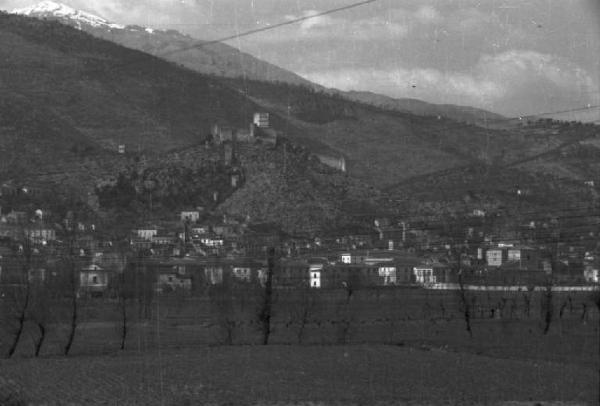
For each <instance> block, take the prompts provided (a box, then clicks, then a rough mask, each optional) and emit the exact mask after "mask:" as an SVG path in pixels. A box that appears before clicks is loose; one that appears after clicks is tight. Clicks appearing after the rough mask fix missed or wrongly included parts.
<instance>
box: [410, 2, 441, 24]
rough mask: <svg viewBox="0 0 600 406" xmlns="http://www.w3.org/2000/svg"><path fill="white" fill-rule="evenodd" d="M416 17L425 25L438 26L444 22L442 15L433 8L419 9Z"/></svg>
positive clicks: (422, 7) (423, 7) (415, 14)
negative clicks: (437, 24)
mask: <svg viewBox="0 0 600 406" xmlns="http://www.w3.org/2000/svg"><path fill="white" fill-rule="evenodd" d="M414 16H415V18H416V19H417V20H418V21H420V22H421V23H423V24H436V23H439V22H440V21H442V16H441V14H440V13H439V12H438V11H437V10H436V9H435V8H434V7H432V6H421V7H419V9H418V10H417V11H416V12H415V13H414Z"/></svg>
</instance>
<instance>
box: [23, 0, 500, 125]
mask: <svg viewBox="0 0 600 406" xmlns="http://www.w3.org/2000/svg"><path fill="white" fill-rule="evenodd" d="M12 13H15V14H23V15H27V16H30V17H39V18H55V19H58V20H59V21H61V22H64V23H67V24H69V25H72V26H74V27H76V28H77V29H80V30H85V31H87V32H89V33H91V34H92V35H95V36H98V37H100V38H103V39H106V40H109V41H113V42H116V43H118V44H120V45H124V46H126V47H128V48H132V49H137V50H141V51H143V52H146V53H149V54H152V55H154V56H158V57H163V58H165V59H167V60H170V61H172V62H175V63H179V64H182V65H183V66H185V67H188V68H190V69H192V70H195V71H198V72H200V73H205V74H214V75H218V76H224V77H229V78H238V77H242V78H248V79H251V80H263V81H270V82H285V83H291V84H296V85H303V86H307V87H309V88H312V89H318V90H325V91H331V92H334V93H338V94H341V95H342V96H344V97H347V98H349V99H350V100H354V101H359V102H363V103H369V104H374V105H376V106H379V107H384V108H388V109H393V110H397V111H400V112H409V113H412V114H417V115H428V116H438V115H441V116H444V117H447V118H450V119H453V120H455V121H460V122H469V123H472V124H476V125H480V126H483V125H486V124H487V123H486V121H487V120H488V118H489V119H491V120H496V121H497V120H501V119H504V117H502V116H501V115H499V114H495V113H492V112H487V111H485V110H482V109H477V108H474V107H469V106H455V105H448V104H446V105H443V104H442V105H440V104H432V103H427V102H424V101H421V100H417V99H396V98H392V97H390V96H385V95H381V94H377V93H372V92H359V91H341V90H337V89H325V88H324V87H323V86H321V85H318V84H316V83H313V82H311V81H309V80H307V79H305V78H303V77H301V76H300V75H298V74H296V73H294V72H291V71H289V70H286V69H283V68H280V67H278V66H276V65H273V64H271V63H269V62H266V61H263V60H260V59H258V58H256V57H254V56H252V55H250V54H247V53H244V52H241V51H240V50H238V49H236V48H234V47H232V46H229V45H227V44H225V43H222V42H214V41H208V42H207V41H202V40H198V39H194V38H192V37H191V36H189V35H186V34H182V33H181V32H178V31H176V30H157V29H153V28H149V27H140V26H137V25H122V24H114V23H110V22H109V21H107V20H106V19H104V18H103V17H99V16H95V15H93V14H91V13H87V12H84V11H80V10H75V9H73V8H71V7H69V6H65V5H63V4H61V3H56V2H53V1H50V0H44V1H42V2H41V3H38V4H36V5H33V6H30V7H26V8H22V9H15V10H13V11H12ZM82 23H83V24H82ZM179 49H183V50H184V51H178V50H179Z"/></svg>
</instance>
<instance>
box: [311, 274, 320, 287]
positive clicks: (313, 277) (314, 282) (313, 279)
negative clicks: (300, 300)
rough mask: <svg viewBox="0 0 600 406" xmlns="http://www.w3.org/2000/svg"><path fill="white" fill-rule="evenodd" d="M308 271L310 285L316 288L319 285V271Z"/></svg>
mask: <svg viewBox="0 0 600 406" xmlns="http://www.w3.org/2000/svg"><path fill="white" fill-rule="evenodd" d="M309 272H310V287H311V288H315V289H318V288H320V287H321V271H313V270H311V271H309Z"/></svg>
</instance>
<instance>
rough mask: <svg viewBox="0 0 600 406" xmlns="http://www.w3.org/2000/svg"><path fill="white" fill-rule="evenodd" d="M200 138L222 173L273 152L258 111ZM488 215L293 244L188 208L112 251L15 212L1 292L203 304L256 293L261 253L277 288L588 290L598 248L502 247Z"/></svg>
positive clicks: (504, 241) (21, 190)
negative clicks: (248, 290)
mask: <svg viewBox="0 0 600 406" xmlns="http://www.w3.org/2000/svg"><path fill="white" fill-rule="evenodd" d="M210 135H211V138H210V140H209V141H207V142H210V143H211V144H212V145H215V146H218V147H219V148H220V150H221V152H222V157H221V159H222V160H223V161H224V163H225V164H226V165H232V161H233V159H234V155H235V149H236V148H238V147H239V145H240V144H244V143H247V144H259V145H263V146H264V147H267V148H272V147H274V146H275V145H277V142H278V137H279V134H278V132H277V131H276V130H275V129H273V128H272V126H271V124H270V121H269V114H268V113H264V112H257V113H255V114H254V116H253V121H252V123H250V125H249V126H248V128H246V129H243V128H242V129H240V128H233V127H231V126H228V125H223V124H214V125H213V126H212V128H211V131H210ZM118 153H119V154H124V153H125V146H124V145H119V146H118ZM315 158H316V159H318V160H319V161H320V162H321V163H322V164H324V165H327V166H329V167H330V168H333V169H334V170H337V171H341V172H345V170H346V167H345V161H344V159H343V157H342V158H340V157H332V156H327V155H324V154H318V155H315ZM234 169H235V170H233V171H231V174H230V175H231V176H230V182H231V187H232V188H237V187H239V186H240V185H241V182H242V181H243V171H242V170H241V169H240V168H237V166H236V167H235V168H234ZM35 193H37V191H36V189H35V188H34V187H30V186H26V185H22V186H15V185H14V184H6V183H5V184H4V185H2V188H1V189H0V197H1V196H14V195H18V194H25V195H32V194H35ZM517 193H519V194H521V193H522V191H521V190H518V191H517ZM215 194H216V192H215ZM214 200H215V201H216V200H217V196H216V195H215V196H214ZM0 210H1V208H0ZM486 215H487V213H486V212H485V210H483V209H475V210H473V211H472V212H470V213H465V215H464V218H462V219H454V220H453V221H454V223H455V226H454V227H455V228H457V230H458V231H454V235H450V236H449V235H447V233H444V232H442V230H443V229H444V228H445V226H447V224H439V223H435V222H433V223H424V222H422V221H414V222H410V221H409V220H408V219H405V218H401V217H399V218H395V219H394V218H376V219H374V220H373V225H372V227H371V230H370V232H366V233H365V232H364V231H361V232H356V233H352V232H348V231H343V232H339V233H333V234H332V233H330V234H328V235H322V236H314V237H311V238H309V237H304V238H299V237H295V236H289V235H286V234H285V233H283V232H282V231H281V230H280V229H279V228H278V226H277V225H276V224H268V223H267V224H265V223H262V224H261V223H258V224H256V223H251V222H249V219H248V218H233V217H231V216H227V215H226V214H221V213H215V212H207V211H206V209H205V208H204V207H201V206H198V207H189V208H187V209H186V210H181V211H179V212H176V213H173V214H172V215H171V216H170V218H163V219H160V220H157V221H152V222H143V224H139V226H137V227H136V228H134V229H132V230H130V235H129V237H128V238H127V239H126V240H120V241H116V240H115V239H114V238H113V237H111V236H110V233H109V232H108V230H101V229H98V227H96V225H95V224H92V223H89V222H88V223H86V222H79V221H74V219H73V218H72V217H67V218H64V219H63V220H62V223H60V224H58V223H56V222H55V223H51V222H49V221H47V217H49V216H48V211H47V210H44V209H37V210H35V211H34V212H27V211H18V210H14V209H13V210H11V211H10V212H8V213H2V212H1V211H0V239H1V240H0V289H4V290H6V289H7V288H8V289H10V288H11V287H12V288H15V287H16V288H18V287H19V286H20V285H22V284H23V278H22V272H24V271H26V272H27V273H28V280H29V281H30V282H32V281H36V282H37V283H41V284H43V285H48V286H55V287H61V286H62V288H59V290H60V289H64V286H65V281H66V280H67V279H68V277H72V275H71V274H72V273H73V271H75V273H76V275H75V280H76V282H77V283H76V293H77V294H78V295H84V296H88V297H114V296H115V295H116V292H117V290H118V286H119V284H123V283H125V282H124V281H126V280H127V281H129V283H134V284H136V285H139V280H141V279H143V281H144V289H146V290H148V291H150V292H151V293H152V294H164V295H166V294H173V293H178V294H183V295H194V294H201V293H202V292H204V291H205V290H206V288H207V287H208V286H211V285H220V284H227V283H229V282H235V283H240V284H246V285H252V286H261V285H262V286H264V284H265V283H266V279H267V274H268V269H267V266H268V260H269V258H268V257H269V254H268V253H269V252H270V250H272V254H271V256H272V258H271V259H272V260H275V261H276V266H275V269H273V274H272V277H273V286H274V287H276V288H277V287H279V288H299V289H300V288H310V289H360V288H375V287H388V288H391V287H396V288H425V289H442V290H444V289H448V290H451V289H464V288H465V286H466V287H467V288H469V289H496V290H527V289H529V290H531V289H542V288H544V289H545V288H546V287H547V286H553V288H554V289H563V290H565V289H566V290H569V289H571V290H593V289H596V288H597V287H598V284H599V282H600V277H599V269H600V244H598V243H596V242H595V240H594V239H593V238H592V239H586V240H585V241H583V242H581V243H579V242H573V243H567V242H561V243H556V244H554V243H549V241H548V239H547V238H542V239H540V238H536V227H537V228H538V229H540V228H541V229H542V230H545V231H543V232H542V235H547V234H548V227H549V224H548V223H543V224H536V222H535V221H524V222H523V223H524V224H523V226H522V227H520V230H517V231H518V232H517V233H516V235H517V237H516V238H515V233H512V238H503V237H502V236H498V235H494V234H493V233H490V232H489V231H486V227H485V221H484V220H485V217H486ZM538 223H539V222H538ZM537 234H539V231H537ZM592 234H593V232H592ZM65 262H68V263H69V264H68V266H67V265H66V264H65ZM25 268H26V269H25ZM69 275H71V276H69ZM67 285H68V284H67ZM71 285H72V284H71ZM561 287H562V288H561ZM71 289H73V287H72V288H71Z"/></svg>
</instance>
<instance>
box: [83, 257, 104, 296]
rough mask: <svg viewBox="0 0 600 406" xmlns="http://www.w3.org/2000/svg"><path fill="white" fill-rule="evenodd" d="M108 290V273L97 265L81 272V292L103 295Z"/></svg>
mask: <svg viewBox="0 0 600 406" xmlns="http://www.w3.org/2000/svg"><path fill="white" fill-rule="evenodd" d="M107 289H108V272H107V271H105V270H104V269H102V268H100V267H99V266H98V265H96V264H92V265H89V266H87V267H85V268H82V269H81V270H80V271H79V290H80V291H81V292H85V293H91V294H94V293H96V294H98V293H99V294H101V293H104V292H105V291H106V290H107Z"/></svg>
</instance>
